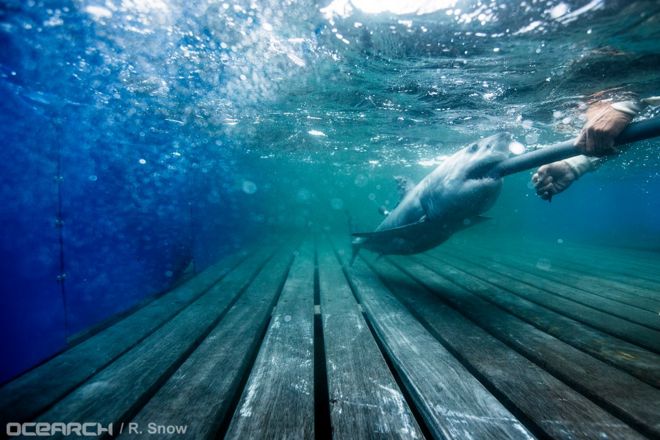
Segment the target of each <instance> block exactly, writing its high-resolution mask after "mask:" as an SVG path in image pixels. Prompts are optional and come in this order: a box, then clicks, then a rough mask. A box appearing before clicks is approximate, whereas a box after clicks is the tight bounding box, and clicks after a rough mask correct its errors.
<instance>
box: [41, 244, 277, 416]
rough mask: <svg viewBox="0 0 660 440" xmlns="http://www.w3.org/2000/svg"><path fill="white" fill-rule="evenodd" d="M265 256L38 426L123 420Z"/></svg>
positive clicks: (192, 344) (178, 360)
mask: <svg viewBox="0 0 660 440" xmlns="http://www.w3.org/2000/svg"><path fill="white" fill-rule="evenodd" d="M264 254H265V255H264ZM267 256H268V254H267V253H265V252H264V253H262V252H260V251H257V253H256V254H255V255H254V256H252V257H250V259H249V261H248V262H247V263H249V264H243V265H241V266H239V267H238V268H237V269H235V270H233V271H231V272H230V273H229V274H228V275H227V276H226V277H225V278H223V279H222V280H221V281H220V282H219V283H218V284H216V285H214V286H213V287H212V288H211V289H210V290H209V291H208V292H207V293H206V294H204V295H203V296H201V297H200V298H199V299H197V300H195V301H194V302H193V303H192V304H190V305H189V306H188V307H186V308H185V309H184V310H183V311H182V312H181V313H179V314H177V315H176V316H174V317H173V318H172V319H171V320H170V321H168V322H167V323H166V324H164V325H163V326H161V327H160V328H159V329H158V330H156V331H155V332H153V333H152V334H150V335H149V336H148V337H146V338H145V339H143V340H142V341H141V342H140V343H139V344H137V345H136V346H135V347H133V348H132V349H131V350H129V351H128V352H126V353H125V354H123V355H122V356H120V357H119V358H118V359H117V360H115V361H114V362H113V363H112V364H111V365H109V366H108V367H106V368H105V369H103V370H102V371H100V372H99V373H97V374H96V375H94V376H92V377H91V378H90V379H89V380H87V381H86V382H85V383H84V384H83V385H81V386H80V387H78V388H76V389H75V390H74V391H73V392H71V393H70V394H68V395H67V396H66V397H65V398H64V399H62V400H60V401H59V402H57V403H56V404H55V405H54V406H53V407H51V408H50V409H49V410H48V411H46V412H45V413H43V414H42V415H41V416H40V417H39V418H38V419H37V420H38V421H46V422H55V421H57V422H65V423H66V422H79V421H81V420H82V421H90V420H91V421H94V422H98V423H101V424H103V425H107V424H108V423H111V422H117V421H120V420H125V419H126V418H127V417H129V416H130V415H132V413H133V412H134V411H136V410H137V409H138V408H139V407H141V406H142V404H143V403H144V401H143V400H144V399H146V398H148V397H149V396H150V395H151V393H153V392H154V391H155V390H156V389H157V388H158V387H159V386H160V384H161V383H162V381H163V380H164V379H166V378H167V377H169V375H170V374H171V373H172V371H173V369H174V368H176V367H177V366H178V365H179V364H180V363H181V362H182V361H183V360H184V359H185V358H186V357H187V356H188V354H189V353H190V351H191V350H193V349H194V348H195V347H196V346H197V345H198V344H199V342H200V341H201V340H202V339H203V338H204V337H205V336H206V335H207V334H208V332H209V331H210V330H211V328H213V326H214V325H215V323H216V321H217V320H218V319H220V318H221V317H222V315H223V313H224V312H225V311H226V309H227V308H228V307H229V306H230V305H231V304H232V301H233V300H234V299H235V298H236V297H237V296H238V295H239V294H240V293H241V292H242V291H243V289H244V288H245V287H247V285H248V284H249V283H250V281H251V280H252V278H253V277H254V276H255V274H256V273H258V272H259V270H260V269H261V267H262V263H263V262H264V261H265V260H266V258H267Z"/></svg>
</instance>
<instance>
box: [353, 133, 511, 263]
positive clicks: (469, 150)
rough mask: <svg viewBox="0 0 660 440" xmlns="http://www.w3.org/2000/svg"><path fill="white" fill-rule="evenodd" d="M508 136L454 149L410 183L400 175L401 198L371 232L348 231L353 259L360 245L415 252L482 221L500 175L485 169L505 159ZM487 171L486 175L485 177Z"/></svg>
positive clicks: (498, 186) (376, 249)
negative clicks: (488, 174) (434, 167)
mask: <svg viewBox="0 0 660 440" xmlns="http://www.w3.org/2000/svg"><path fill="white" fill-rule="evenodd" d="M511 142H512V139H511V135H509V134H508V133H500V134H497V135H494V136H490V137H487V138H484V139H481V140H480V141H479V142H476V143H473V144H471V145H469V146H467V147H465V148H462V149H461V150H459V151H457V152H456V153H454V154H453V155H451V156H449V157H448V158H447V159H445V160H444V161H442V163H441V164H440V165H439V166H438V167H437V168H436V169H435V170H433V171H432V172H431V173H430V174H429V175H427V176H426V177H425V178H424V179H422V180H421V181H420V182H419V183H418V184H417V185H413V184H412V183H410V182H407V181H405V180H403V179H399V189H400V191H401V192H402V198H401V201H400V202H399V204H398V205H397V206H396V208H394V209H393V210H392V211H391V212H390V213H389V214H387V216H386V217H385V219H384V220H383V221H382V222H381V224H380V225H378V227H377V228H376V230H375V231H373V232H356V233H353V234H352V235H353V237H354V238H353V243H352V245H353V258H352V260H354V259H355V257H356V256H357V254H358V252H359V250H360V249H361V248H365V249H368V250H370V251H373V252H377V253H379V254H399V255H405V254H416V253H418V252H424V251H426V250H428V249H431V248H434V247H436V246H438V245H439V244H441V243H442V242H444V241H445V240H447V239H448V238H449V237H451V236H452V235H453V234H454V233H455V232H457V231H460V230H462V229H465V228H467V227H469V226H472V225H475V224H478V223H480V222H482V221H483V220H485V217H482V214H483V213H485V212H486V211H488V210H489V209H490V208H491V207H492V206H493V204H494V203H495V201H496V200H497V197H498V196H499V193H500V190H501V189H502V179H501V178H496V177H488V176H487V171H488V170H489V169H490V168H492V167H494V166H495V165H496V164H498V163H499V162H500V161H502V160H504V159H506V158H508V157H509V156H510V155H511V153H510V150H509V146H510V144H511ZM484 176H486V177H484Z"/></svg>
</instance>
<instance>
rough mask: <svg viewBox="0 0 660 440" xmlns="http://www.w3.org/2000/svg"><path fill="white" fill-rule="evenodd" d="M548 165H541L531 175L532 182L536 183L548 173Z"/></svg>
mask: <svg viewBox="0 0 660 440" xmlns="http://www.w3.org/2000/svg"><path fill="white" fill-rule="evenodd" d="M549 169H550V167H549V166H548V165H541V166H540V167H539V169H538V170H536V172H535V173H534V175H533V176H532V183H533V184H534V185H536V184H537V183H538V182H541V181H542V180H544V179H545V178H546V176H547V175H548V170H549Z"/></svg>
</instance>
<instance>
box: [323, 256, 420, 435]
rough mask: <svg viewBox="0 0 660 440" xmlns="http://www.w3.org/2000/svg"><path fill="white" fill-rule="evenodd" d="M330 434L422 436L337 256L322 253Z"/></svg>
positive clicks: (324, 335) (324, 334)
mask: <svg viewBox="0 0 660 440" xmlns="http://www.w3.org/2000/svg"><path fill="white" fill-rule="evenodd" d="M318 264H319V267H318V271H319V289H320V299H321V319H322V321H323V339H324V343H325V358H326V371H327V376H328V394H329V399H330V417H331V421H332V435H333V437H334V438H337V439H347V438H350V439H373V438H400V439H414V438H422V437H423V435H422V433H421V430H420V428H419V426H418V425H417V422H416V421H415V419H414V416H413V415H412V412H411V411H410V408H409V407H408V404H407V403H406V401H405V399H404V397H403V394H402V393H401V391H400V389H399V387H398V385H397V383H396V381H395V379H394V377H393V376H392V373H391V372H390V370H389V368H388V367H387V364H386V362H385V359H384V358H383V356H382V354H381V352H380V350H379V348H378V345H377V344H376V341H375V340H374V339H373V336H372V334H371V331H370V330H369V327H368V326H367V323H366V322H365V321H364V317H363V316H362V313H361V312H360V310H359V308H358V304H357V302H356V301H355V297H354V296H353V293H352V291H351V289H350V287H349V285H348V283H347V281H346V278H345V276H344V274H343V272H342V270H341V267H340V266H339V263H338V261H337V259H336V258H335V256H334V254H333V253H332V251H331V250H329V249H328V248H327V247H325V248H322V249H320V251H319V255H318Z"/></svg>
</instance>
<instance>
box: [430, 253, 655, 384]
mask: <svg viewBox="0 0 660 440" xmlns="http://www.w3.org/2000/svg"><path fill="white" fill-rule="evenodd" d="M436 259H437V260H438V261H440V262H442V263H445V264H448V265H450V266H452V267H454V268H455V269H457V270H458V271H459V273H458V274H456V275H454V273H453V271H451V270H445V271H444V272H443V273H445V274H446V276H448V277H450V278H451V279H452V280H453V281H455V282H456V283H457V284H459V285H462V286H463V287H466V288H468V289H469V290H470V291H471V292H473V293H475V294H478V295H480V296H481V297H482V298H484V299H485V300H487V301H489V302H491V303H493V304H495V305H497V306H498V307H500V308H502V309H504V310H506V311H507V312H508V313H510V314H511V315H513V316H517V317H518V318H520V319H522V320H524V321H526V322H528V323H530V324H532V325H533V326H535V327H536V328H538V329H540V330H542V331H544V332H545V333H548V334H550V335H552V336H554V337H556V338H558V339H560V340H562V341H564V342H566V343H568V344H570V345H572V346H574V347H576V348H578V349H580V350H582V351H584V352H586V353H589V354H591V355H592V356H595V357H597V358H598V359H600V360H602V361H604V362H606V363H609V364H611V365H614V366H616V367H619V368H621V369H623V370H625V371H627V372H628V373H630V374H632V375H634V376H636V377H637V378H639V379H641V380H642V381H644V382H646V383H649V384H651V385H653V386H656V387H658V386H660V368H658V365H660V356H658V355H657V354H656V353H653V352H651V351H648V350H646V349H644V348H641V347H638V346H637V345H635V344H632V343H630V342H627V341H623V340H621V339H619V338H616V337H612V336H611V335H608V334H607V333H604V332H601V331H599V330H596V329H593V328H591V327H589V326H587V325H585V324H583V323H581V322H579V321H577V320H574V319H572V318H569V317H566V316H564V315H562V314H560V313H557V312H555V311H553V310H550V309H549V308H546V307H543V306H542V305H539V304H537V303H535V302H532V301H529V300H527V299H525V298H524V297H521V296H518V295H515V292H512V291H511V289H512V288H515V287H516V283H515V282H510V283H508V284H507V279H506V278H500V277H497V278H495V279H497V280H500V279H502V280H504V281H503V284H500V285H497V284H493V283H491V282H490V281H491V279H493V278H494V277H495V275H493V273H492V272H490V271H488V270H487V269H485V268H482V267H480V266H478V265H475V264H473V263H468V262H466V261H464V260H459V259H456V258H454V259H449V258H448V257H447V256H444V257H442V258H440V257H436ZM425 263H428V264H431V262H430V261H425ZM501 285H504V288H503V287H501Z"/></svg>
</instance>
